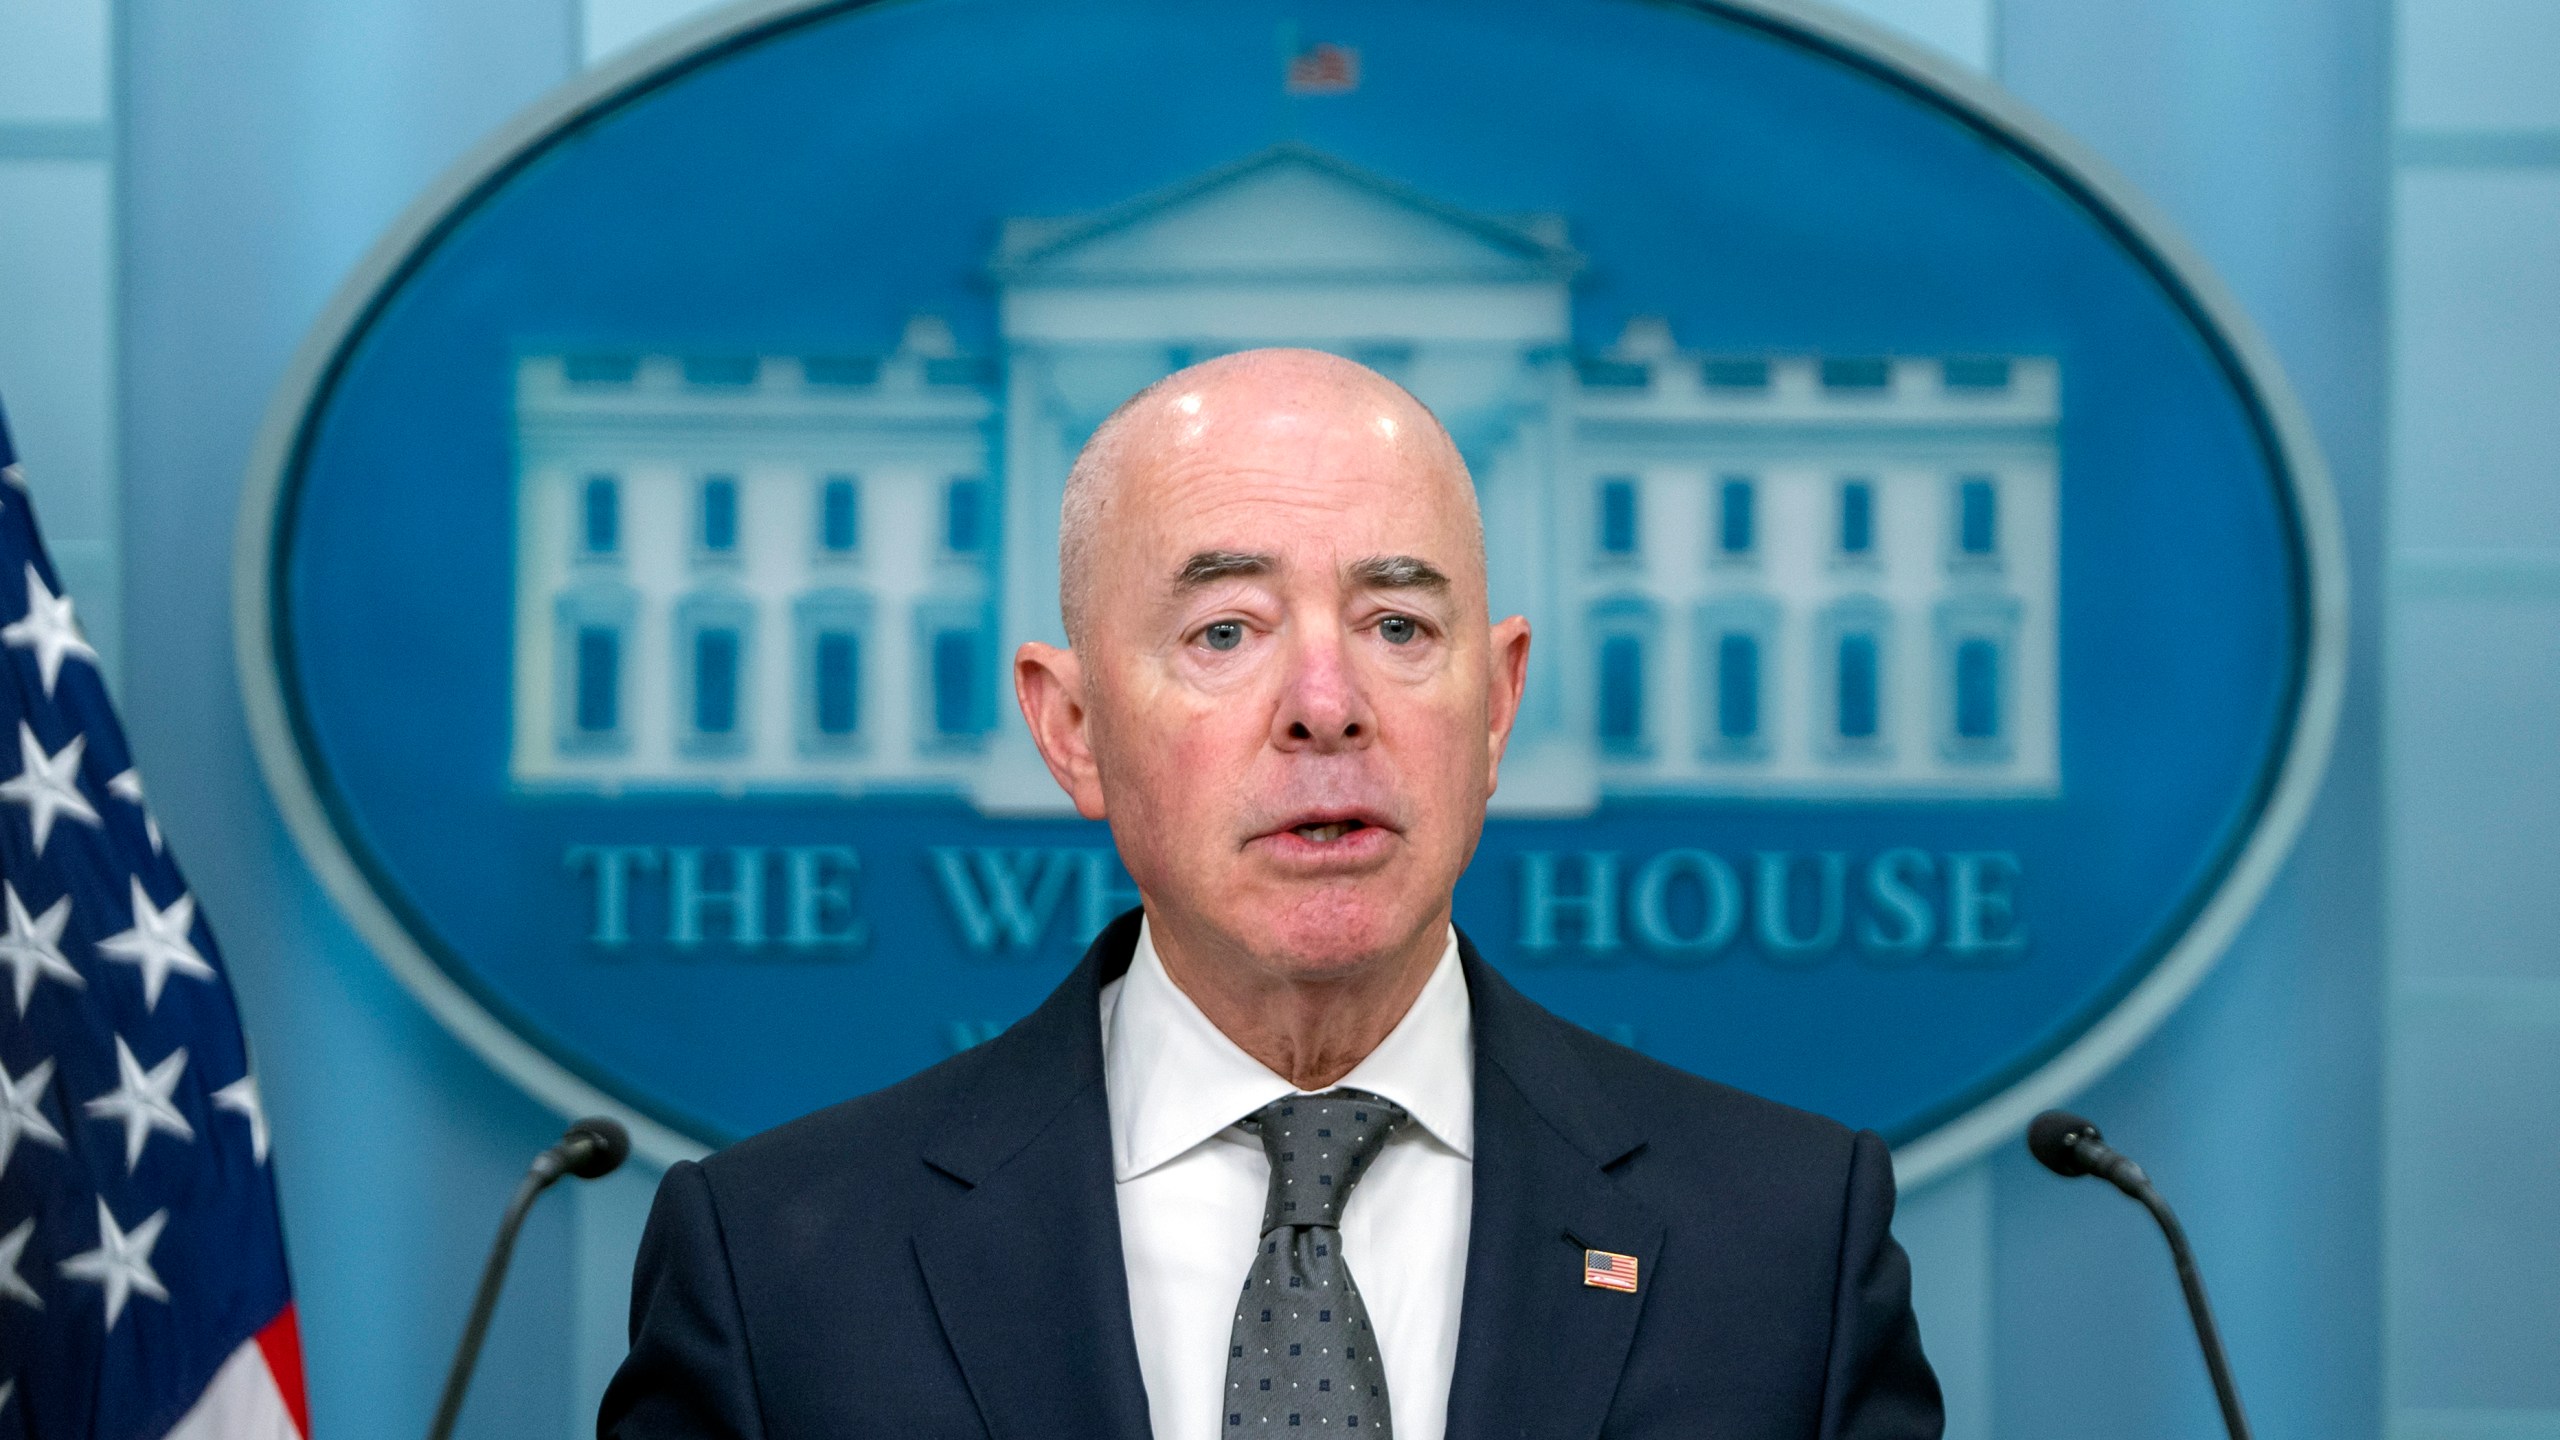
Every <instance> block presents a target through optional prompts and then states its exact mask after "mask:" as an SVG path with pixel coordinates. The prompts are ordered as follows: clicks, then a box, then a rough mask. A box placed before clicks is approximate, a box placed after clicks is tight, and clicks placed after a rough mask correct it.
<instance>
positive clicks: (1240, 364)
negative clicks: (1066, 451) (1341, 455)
mask: <svg viewBox="0 0 2560 1440" xmlns="http://www.w3.org/2000/svg"><path fill="white" fill-rule="evenodd" d="M1289 415H1304V416H1306V417H1307V418H1309V419H1311V420H1320V421H1321V420H1339V419H1342V418H1352V419H1354V420H1356V421H1357V422H1359V423H1361V424H1364V425H1366V426H1368V427H1371V429H1372V431H1373V433H1374V434H1375V435H1377V436H1378V438H1380V439H1382V440H1384V441H1385V442H1386V443H1387V446H1388V448H1389V449H1390V450H1391V451H1392V452H1393V453H1394V454H1396V455H1397V456H1398V457H1399V458H1400V459H1401V460H1403V461H1404V462H1405V464H1406V465H1407V466H1408V467H1409V468H1410V469H1411V471H1412V472H1413V473H1414V475H1415V476H1416V478H1417V479H1418V480H1420V481H1422V482H1423V483H1427V484H1435V485H1443V486H1446V487H1448V490H1449V493H1450V495H1451V497H1452V498H1453V499H1454V500H1455V501H1456V502H1457V503H1458V504H1459V505H1461V506H1462V507H1463V511H1464V514H1465V517H1466V524H1467V526H1468V528H1469V530H1470V531H1471V533H1472V535H1473V537H1474V546H1475V560H1476V568H1477V572H1478V573H1479V574H1481V573H1482V572H1483V568H1484V520H1483V516H1482V514H1481V513H1480V512H1479V510H1478V509H1477V505H1476V490H1475V482H1474V481H1473V480H1472V479H1471V478H1470V477H1469V476H1468V474H1467V466H1466V461H1465V460H1464V459H1462V458H1460V456H1459V454H1458V447H1457V443H1456V442H1455V441H1453V440H1452V439H1450V437H1449V431H1448V429H1447V428H1446V427H1445V426H1443V425H1442V424H1441V423H1440V418H1439V417H1438V416H1436V415H1434V414H1432V413H1431V410H1430V408H1429V407H1428V406H1426V405H1424V404H1423V403H1422V402H1421V401H1420V400H1417V399H1415V398H1414V397H1413V394H1412V392H1411V391H1408V390H1406V389H1405V388H1404V387H1403V386H1401V385H1398V384H1397V383H1395V382H1394V381H1393V380H1390V379H1388V378H1387V377H1386V376H1384V375H1381V374H1379V373H1378V372H1377V371H1375V370H1372V369H1370V368H1369V367H1367V366H1365V365H1361V364H1357V363H1355V362H1353V361H1349V360H1345V359H1343V358H1341V357H1340V356H1338V355H1331V354H1327V353H1325V352H1324V351H1321V350H1297V349H1267V350H1244V351H1239V352H1237V353H1235V354H1232V355H1221V356H1219V357H1217V358H1216V359H1213V360H1204V361H1202V362H1200V363H1199V364H1197V365H1193V366H1190V367H1188V368H1186V369H1182V370H1177V371H1175V372H1174V373H1172V374H1171V375H1168V376H1166V377H1164V378H1163V379H1161V380H1158V381H1157V382H1155V383H1154V384H1152V385H1150V386H1148V387H1147V388H1145V389H1144V390H1141V391H1139V392H1138V393H1137V394H1135V395H1133V396H1131V397H1129V398H1128V399H1127V400H1126V401H1123V402H1122V403H1121V405H1120V408H1118V409H1117V410H1114V411H1112V412H1111V415H1110V417H1109V418H1107V419H1105V420H1104V421H1103V422H1102V424H1101V425H1100V426H1098V427H1096V428H1095V430H1094V432H1093V437H1092V438H1091V439H1089V440H1087V441H1086V442H1085V445H1084V449H1083V450H1081V451H1079V452H1078V453H1077V455H1076V462H1075V466H1074V468H1072V469H1071V470H1069V471H1068V472H1067V489H1066V497H1065V502H1064V504H1063V505H1062V506H1061V509H1060V513H1059V517H1058V609H1059V612H1060V614H1061V615H1062V616H1063V617H1064V619H1065V621H1066V627H1067V643H1068V644H1070V645H1075V644H1080V643H1082V642H1083V639H1084V637H1085V636H1086V634H1087V633H1088V631H1089V620H1090V618H1091V612H1092V604H1093V590H1094V585H1093V582H1094V567H1095V565H1096V563H1097V561H1098V559H1099V553H1100V551H1101V549H1102V548H1103V547H1102V545H1101V537H1102V535H1103V532H1104V531H1105V530H1106V529H1107V528H1108V527H1109V526H1110V525H1111V524H1112V523H1113V519H1114V516H1115V513H1116V512H1118V510H1119V509H1120V502H1121V501H1122V499H1123V498H1124V496H1125V495H1126V494H1127V493H1128V492H1129V490H1130V482H1131V481H1132V480H1133V479H1142V478H1143V477H1145V476H1146V475H1147V474H1149V473H1151V472H1152V471H1154V470H1155V469H1157V468H1158V467H1160V466H1163V465H1165V464H1167V463H1168V462H1171V461H1174V460H1176V459H1177V458H1179V457H1182V456H1183V455H1184V454H1185V452H1200V451H1202V450H1204V449H1205V448H1207V447H1216V446H1221V445H1229V446H1232V445H1234V444H1236V443H1238V442H1239V441H1245V440H1247V437H1248V436H1249V435H1250V433H1251V431H1252V428H1253V427H1254V426H1255V424H1256V423H1257V422H1262V421H1267V420H1270V419H1272V418H1275V417H1282V416H1289ZM1248 443H1249V442H1248ZM1275 458H1277V457H1275Z"/></svg>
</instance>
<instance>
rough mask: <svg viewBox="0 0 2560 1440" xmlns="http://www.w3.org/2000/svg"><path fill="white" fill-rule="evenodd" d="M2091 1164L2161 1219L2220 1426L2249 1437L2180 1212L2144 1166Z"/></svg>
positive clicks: (2237, 1438) (2238, 1438) (2235, 1436)
mask: <svg viewBox="0 0 2560 1440" xmlns="http://www.w3.org/2000/svg"><path fill="white" fill-rule="evenodd" d="M2118 1158H2119V1159H2121V1158H2122V1157H2118ZM2090 1168H2091V1169H2092V1170H2094V1171H2095V1172H2096V1173H2097V1174H2100V1175H2103V1176H2105V1177H2106V1178H2107V1180H2108V1181H2109V1182H2110V1183H2111V1184H2113V1185H2114V1186H2115V1187H2116V1188H2117V1189H2119V1190H2122V1191H2123V1192H2124V1193H2126V1194H2127V1195H2130V1196H2132V1197H2133V1198H2134V1199H2136V1200H2139V1201H2141V1202H2142V1208H2143V1209H2145V1210H2148V1211H2150V1212H2151V1218H2152V1219H2154V1220H2157V1221H2159V1222H2160V1233H2161V1234H2162V1235H2163V1236H2166V1237H2167V1238H2168V1241H2169V1258H2170V1260H2172V1261H2173V1262H2175V1263H2176V1265H2177V1267H2178V1288H2179V1289H2181V1290H2183V1291H2185V1292H2186V1296H2187V1315H2188V1317H2189V1318H2190V1319H2192V1320H2194V1321H2195V1326H2196V1346H2197V1348H2199V1349H2201V1350H2203V1351H2204V1368H2205V1371H2206V1373H2208V1374H2210V1375H2211V1376H2212V1377H2213V1398H2214V1399H2215V1400H2216V1401H2218V1402H2219V1403H2220V1404H2221V1406H2222V1428H2223V1429H2224V1430H2226V1431H2229V1432H2230V1435H2231V1440H2250V1437H2249V1417H2248V1416H2246V1415H2244V1414H2242V1413H2241V1411H2240V1387H2239V1385H2238V1384H2237V1383H2236V1382H2234V1381H2233V1380H2232V1378H2231V1360H2230V1357H2229V1356H2227V1355H2225V1354H2223V1351H2222V1330H2221V1327H2219V1326H2217V1325H2215V1324H2214V1323H2213V1306H2212V1304H2211V1303H2210V1302H2208V1301H2207V1300H2206V1299H2205V1298H2204V1273H2203V1272H2202V1271H2200V1270H2198V1269H2197V1268H2196V1255H2195V1251H2194V1250H2192V1249H2190V1248H2188V1246H2187V1227H2185V1226H2184V1225H2181V1224H2179V1223H2178V1216H2177V1212H2175V1211H2173V1210H2171V1209H2170V1208H2169V1202H2168V1201H2166V1200H2163V1199H2161V1198H2160V1192H2159V1191H2158V1190H2157V1189H2155V1188H2153V1186H2152V1184H2151V1177H2149V1176H2147V1175H2145V1174H2143V1173H2142V1167H2141V1166H2139V1165H2136V1164H2134V1163H2133V1162H2131V1161H2129V1160H2127V1161H2124V1164H2123V1170H2124V1171H2126V1172H2129V1173H2123V1174H2119V1173H2117V1171H2116V1170H2115V1169H2113V1168H2108V1169H2099V1168H2098V1167H2096V1166H2092V1167H2090Z"/></svg>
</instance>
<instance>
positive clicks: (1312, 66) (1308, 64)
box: [1288, 45, 1360, 95]
mask: <svg viewBox="0 0 2560 1440" xmlns="http://www.w3.org/2000/svg"><path fill="white" fill-rule="evenodd" d="M1359 88H1360V52H1359V51H1357V50H1354V49H1352V48H1351V47H1350V46H1348V45H1310V46H1308V47H1307V48H1306V49H1304V50H1301V51H1299V52H1298V53H1297V54H1295V55H1292V56H1290V57H1289V78H1288V91H1289V93H1290V94H1292V95H1345V94H1349V93H1350V92H1351V91H1354V90H1357V89H1359Z"/></svg>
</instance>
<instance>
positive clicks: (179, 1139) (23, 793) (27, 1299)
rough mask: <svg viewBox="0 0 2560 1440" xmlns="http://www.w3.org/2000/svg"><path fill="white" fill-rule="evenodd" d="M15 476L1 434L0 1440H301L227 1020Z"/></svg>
mask: <svg viewBox="0 0 2560 1440" xmlns="http://www.w3.org/2000/svg"><path fill="white" fill-rule="evenodd" d="M16 460H17V455H16V453H15V451H13V450H12V449H11V447H10V444H9V438H8V428H7V425H6V422H5V421H0V621H4V622H5V623H0V920H5V922H6V924H7V927H8V929H7V933H6V934H5V935H0V1440H19V1437H36V1436H41V1437H45V1440H72V1437H81V1440H90V1437H96V1440H158V1437H161V1436H183V1437H190V1440H192V1437H198V1436H202V1437H207V1440H212V1437H221V1440H243V1437H257V1440H295V1437H300V1436H303V1435H307V1434H308V1433H309V1431H310V1423H309V1419H308V1413H307V1411H306V1409H305V1406H304V1404H303V1393H302V1348H301V1341H300V1338H299V1336H298V1335H297V1333H296V1331H295V1328H294V1318H293V1291H292V1287H291V1284H290V1282H289V1281H288V1280H287V1278H286V1275H285V1262H284V1236H283V1233H282V1231H281V1229H280V1228H279V1226H278V1223H277V1218H276V1195H275V1185H274V1182H273V1179H272V1177H271V1175H270V1173H269V1168H268V1154H267V1120H266V1113H265V1111H264V1110H262V1109H261V1108H260V1107H259V1103H258V1081H257V1077H256V1076H255V1075H253V1074H251V1073H250V1069H249V1055H248V1047H247V1045H246V1044H245V1043H244V1042H243V1040H242V1037H241V1034H240V1015H239V1011H238V1010H237V1009H236V1008H234V1006H233V1004H232V999H231V987H230V985H229V983H228V982H227V981H225V980H224V978H223V969H222V956H221V953H220V952H219V951H217V950H216V949H215V948H214V944H213V935H212V933H211V932H210V931H209V930H207V929H206V927H205V923H204V921H203V919H202V917H200V916H198V915H197V914H196V902H195V897H194V896H193V895H192V894H190V893H189V892H188V890H187V882H186V881H185V879H184V878H183V877H181V876H180V875H179V873H178V867H177V865H176V863H175V862H174V861H172V860H171V859H170V857H169V854H168V851H167V848H166V847H165V846H164V845H163V844H162V837H161V834H160V828H159V826H158V825H157V824H156V823H154V821H153V820H152V817H151V812H150V810H149V809H148V808H146V807H145V805H144V803H143V791H142V781H141V779H140V777H139V776H138V775H137V774H136V772H135V770H134V768H133V757H132V755H131V753H130V752H129V751H128V750H127V749H126V748H125V739H124V729H123V727H122V726H120V725H118V724H117V723H116V717H115V711H114V710H113V709H112V708H110V706H109V705H108V703H107V691H106V686H105V685H104V684H103V683H102V682H101V681H100V678H99V675H98V668H97V662H98V657H97V652H96V651H94V650H92V649H90V648H89V643H88V642H87V641H86V640H84V639H83V638H81V634H80V628H79V625H78V623H77V622H76V621H75V620H74V619H73V618H72V612H71V599H70V597H69V596H67V595H65V594H63V588H62V581H61V578H60V577H59V576H57V575H56V574H55V573H54V569H53V563H52V562H51V561H50V560H49V559H47V558H46V556H45V549H44V543H43V541H42V540H40V539H39V538H38V537H37V535H36V524H35V515H34V513H33V511H32V510H30V508H29V506H28V496H27V485H26V480H25V477H24V476H23V475H22V474H21V473H20V472H19V469H18V466H17V464H16ZM12 752H14V753H12Z"/></svg>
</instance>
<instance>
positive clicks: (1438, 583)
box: [1351, 555, 1449, 590]
mask: <svg viewBox="0 0 2560 1440" xmlns="http://www.w3.org/2000/svg"><path fill="white" fill-rule="evenodd" d="M1351 578H1352V580H1353V581H1354V582H1356V583H1358V584H1360V585H1364V586H1367V587H1369V588H1370V589H1373V590H1446V589H1448V588H1449V577H1448V576H1446V575H1443V574H1441V573H1440V567H1439V566H1437V565H1434V564H1432V563H1431V562H1430V561H1428V560H1422V559H1417V558H1415V557H1414V556H1411V555H1372V556H1370V557H1369V558H1368V559H1366V560H1354V561H1352V562H1351Z"/></svg>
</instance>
